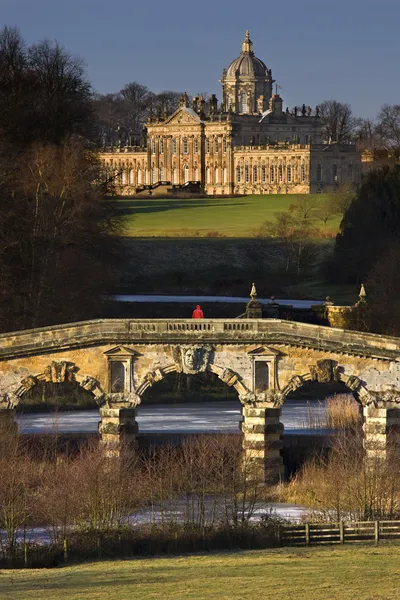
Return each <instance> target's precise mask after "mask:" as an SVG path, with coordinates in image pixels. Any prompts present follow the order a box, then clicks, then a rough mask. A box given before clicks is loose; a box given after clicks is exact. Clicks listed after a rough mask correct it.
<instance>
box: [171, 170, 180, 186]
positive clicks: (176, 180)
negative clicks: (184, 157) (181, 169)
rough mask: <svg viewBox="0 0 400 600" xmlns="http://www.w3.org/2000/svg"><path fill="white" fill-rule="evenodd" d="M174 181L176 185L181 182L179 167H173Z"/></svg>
mask: <svg viewBox="0 0 400 600" xmlns="http://www.w3.org/2000/svg"><path fill="white" fill-rule="evenodd" d="M172 182H173V183H174V185H178V183H179V181H178V169H177V168H176V167H173V169H172Z"/></svg>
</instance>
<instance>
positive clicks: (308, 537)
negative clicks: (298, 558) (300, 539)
mask: <svg viewBox="0 0 400 600" xmlns="http://www.w3.org/2000/svg"><path fill="white" fill-rule="evenodd" d="M305 527H306V546H309V545H310V523H306V525H305Z"/></svg>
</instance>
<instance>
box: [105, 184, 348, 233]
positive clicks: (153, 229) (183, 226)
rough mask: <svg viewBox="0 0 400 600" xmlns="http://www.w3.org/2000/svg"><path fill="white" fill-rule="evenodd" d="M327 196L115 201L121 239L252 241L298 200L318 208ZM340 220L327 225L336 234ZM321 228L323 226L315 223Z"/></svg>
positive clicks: (121, 199)
mask: <svg viewBox="0 0 400 600" xmlns="http://www.w3.org/2000/svg"><path fill="white" fill-rule="evenodd" d="M327 196H328V195H327V194H314V195H312V194H310V195H304V196H300V195H295V194H293V195H265V196H244V197H241V198H198V199H196V198H190V199H179V198H151V197H149V198H135V197H131V198H115V200H114V203H115V207H116V208H117V210H118V212H119V213H120V214H121V216H123V227H124V235H126V236H135V237H137V236H139V237H153V236H156V237H159V236H160V237H164V236H172V237H175V236H183V237H196V236H210V237H213V235H214V236H217V235H218V234H219V235H223V236H227V237H253V236H254V235H255V233H256V231H257V230H258V229H259V228H260V226H261V225H262V223H264V221H273V220H274V219H275V213H276V212H280V211H286V210H287V209H288V208H289V206H290V205H291V204H295V203H296V200H298V199H299V198H300V197H307V198H309V199H310V200H315V201H316V202H317V203H318V204H319V203H323V202H324V201H326V199H327ZM339 221H340V218H339V217H337V218H334V219H331V220H330V221H328V225H327V227H328V229H329V230H334V231H336V230H337V228H338V226H339ZM317 225H318V226H319V225H321V226H322V223H321V224H320V223H317Z"/></svg>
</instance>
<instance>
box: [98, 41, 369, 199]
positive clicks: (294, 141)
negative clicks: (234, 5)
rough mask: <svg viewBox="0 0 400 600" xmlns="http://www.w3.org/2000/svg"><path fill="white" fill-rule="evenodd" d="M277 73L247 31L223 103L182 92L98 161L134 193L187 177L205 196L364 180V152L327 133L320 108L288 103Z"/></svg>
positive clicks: (313, 189)
mask: <svg viewBox="0 0 400 600" xmlns="http://www.w3.org/2000/svg"><path fill="white" fill-rule="evenodd" d="M273 81H274V80H273V79H272V71H271V70H270V69H268V68H267V67H266V65H265V64H264V63H263V62H262V61H261V60H260V59H258V58H257V57H256V56H255V55H254V52H253V45H252V42H251V40H250V37H249V35H248V32H247V33H246V38H245V41H244V42H243V45H242V52H241V54H240V56H239V57H238V58H237V59H235V60H234V61H233V62H232V63H231V65H230V66H229V67H228V69H227V70H224V72H223V76H222V79H221V82H222V96H223V99H222V104H221V105H220V106H218V101H217V98H216V97H215V96H212V97H211V99H210V100H209V103H208V108H207V110H205V102H204V100H203V99H202V98H197V97H195V98H193V99H192V101H191V102H189V99H188V97H187V95H186V94H184V95H183V96H182V99H181V106H180V108H179V109H178V110H177V111H176V112H175V113H174V114H173V115H171V116H168V117H167V116H165V115H163V116H161V115H159V116H157V117H151V118H149V120H148V123H147V126H146V132H147V135H146V138H147V142H146V145H145V146H143V147H140V148H139V147H129V146H126V147H120V146H119V147H116V148H104V149H103V151H102V152H101V161H102V164H103V167H104V170H105V172H106V173H107V174H108V175H109V176H110V177H111V178H112V179H113V180H114V181H115V184H116V193H117V194H120V195H132V194H136V193H138V192H141V191H143V190H144V189H146V188H148V189H149V188H151V187H152V188H156V187H158V186H160V185H162V184H167V185H170V186H175V187H176V188H182V187H183V188H184V187H185V186H187V185H189V183H192V184H196V185H197V186H198V189H199V190H201V191H202V192H205V193H206V194H208V195H232V194H296V193H317V192H323V191H329V190H331V189H336V188H337V187H338V186H339V185H340V184H343V183H346V184H350V185H352V186H354V187H357V186H358V185H359V183H360V181H361V155H360V153H359V152H358V150H357V148H356V147H355V146H352V145H339V144H331V143H329V140H324V139H323V135H322V127H321V119H320V117H319V109H318V107H316V108H315V109H311V107H308V106H306V105H303V106H302V107H298V108H297V107H295V108H294V109H293V110H289V108H286V110H284V109H283V101H282V98H281V97H280V96H279V94H278V93H277V90H276V93H275V94H274V93H273V90H272V85H273Z"/></svg>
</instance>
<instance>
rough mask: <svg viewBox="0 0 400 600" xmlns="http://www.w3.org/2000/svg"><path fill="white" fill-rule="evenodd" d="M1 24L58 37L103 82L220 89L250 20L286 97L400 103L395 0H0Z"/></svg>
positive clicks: (358, 105)
mask: <svg viewBox="0 0 400 600" xmlns="http://www.w3.org/2000/svg"><path fill="white" fill-rule="evenodd" d="M0 20H1V26H3V25H10V26H14V25H15V26H17V27H19V29H20V31H21V33H22V35H23V37H24V38H25V39H26V41H27V42H28V43H32V42H35V41H38V40H40V39H43V38H49V39H57V40H58V41H59V42H61V43H62V44H63V45H64V46H66V47H67V48H68V49H69V50H70V51H71V52H72V53H74V54H78V55H80V56H81V57H82V58H83V59H84V60H85V62H86V65H87V72H88V75H89V78H90V80H91V82H92V84H93V86H94V88H95V89H96V90H98V91H99V92H103V93H105V92H113V91H118V90H119V89H121V88H122V87H123V86H124V85H125V84H126V83H128V82H130V81H138V82H140V83H143V84H145V85H147V86H148V87H149V88H150V89H152V90H153V91H155V92H159V91H162V90H164V89H173V90H178V91H184V90H186V91H187V92H188V93H190V94H197V93H202V92H209V93H216V94H217V96H218V98H220V97H221V91H220V84H219V83H218V80H219V78H220V76H221V73H222V69H223V68H224V67H227V66H228V64H229V63H230V61H232V60H233V59H234V58H236V56H238V55H239V53H240V48H241V42H242V39H243V38H244V33H245V30H246V29H249V30H250V34H251V38H252V40H253V42H254V51H255V54H256V55H257V56H258V57H259V58H261V59H262V60H263V61H264V62H265V63H266V64H267V66H268V68H271V69H272V73H273V76H274V78H275V79H277V80H278V82H279V84H280V85H281V86H282V90H281V94H282V96H283V98H284V101H285V104H288V105H289V106H290V107H292V106H294V105H296V104H297V105H298V104H302V103H303V102H304V103H306V104H310V105H313V106H314V105H315V104H318V103H319V102H321V101H322V100H325V99H331V98H334V99H336V100H340V101H342V102H349V103H350V104H351V105H352V108H353V111H354V113H355V114H356V115H357V116H363V117H371V118H374V117H375V116H376V114H377V113H378V111H379V108H380V106H381V105H382V104H384V103H385V102H386V103H389V104H397V103H398V104H400V77H399V60H400V36H399V29H400V1H399V0H380V2H377V1H376V0H347V1H345V0H296V1H295V0H280V1H279V0H269V1H268V2H266V1H265V0H264V1H263V2H261V1H260V0H252V1H251V2H250V1H247V2H246V1H245V0H241V1H239V0H231V1H229V2H228V1H226V0H214V1H213V2H212V1H211V0H201V2H196V1H183V0H169V1H168V2H162V1H161V0H152V1H150V0H147V1H146V0H0Z"/></svg>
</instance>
